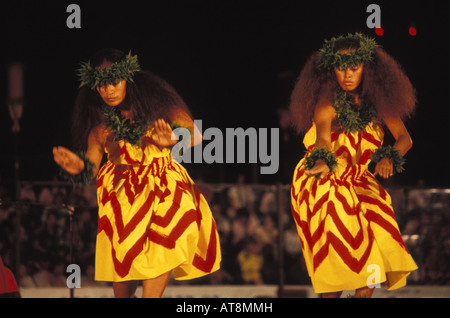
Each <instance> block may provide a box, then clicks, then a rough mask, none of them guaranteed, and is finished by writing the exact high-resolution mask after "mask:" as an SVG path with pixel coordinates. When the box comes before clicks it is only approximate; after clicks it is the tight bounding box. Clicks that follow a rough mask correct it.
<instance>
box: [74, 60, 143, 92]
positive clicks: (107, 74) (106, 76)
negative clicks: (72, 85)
mask: <svg viewBox="0 0 450 318" xmlns="http://www.w3.org/2000/svg"><path fill="white" fill-rule="evenodd" d="M80 65H81V67H80V68H79V69H78V70H77V75H78V77H79V79H80V82H81V84H80V87H82V86H85V85H86V86H88V87H90V88H91V89H95V88H96V87H97V86H105V85H107V84H112V85H115V84H117V83H119V82H120V81H122V80H126V81H128V82H133V75H134V73H136V72H138V71H140V70H141V68H140V66H139V63H138V58H137V55H133V56H132V55H131V52H130V53H128V55H127V56H126V57H125V58H124V59H123V60H122V61H120V62H117V63H114V64H113V65H111V66H109V67H105V68H102V67H98V68H93V67H92V66H91V63H90V61H88V62H87V63H85V62H81V63H80Z"/></svg>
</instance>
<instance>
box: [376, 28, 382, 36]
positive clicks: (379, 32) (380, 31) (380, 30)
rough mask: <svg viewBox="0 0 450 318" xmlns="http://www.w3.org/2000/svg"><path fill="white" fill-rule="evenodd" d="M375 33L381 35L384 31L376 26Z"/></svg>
mask: <svg viewBox="0 0 450 318" xmlns="http://www.w3.org/2000/svg"><path fill="white" fill-rule="evenodd" d="M375 33H376V34H377V35H380V36H381V35H383V33H384V31H383V29H382V28H376V29H375Z"/></svg>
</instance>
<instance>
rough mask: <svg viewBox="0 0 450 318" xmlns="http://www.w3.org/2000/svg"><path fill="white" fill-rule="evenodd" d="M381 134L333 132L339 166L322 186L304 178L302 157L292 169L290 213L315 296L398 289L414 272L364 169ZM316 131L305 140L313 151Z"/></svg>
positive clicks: (386, 203) (375, 129)
mask: <svg viewBox="0 0 450 318" xmlns="http://www.w3.org/2000/svg"><path fill="white" fill-rule="evenodd" d="M383 136H384V132H383V130H382V128H381V127H380V126H378V125H375V124H373V123H369V125H367V126H366V128H365V129H364V130H363V131H361V132H352V133H347V132H343V131H334V132H332V135H331V142H332V149H331V150H332V151H333V152H334V153H335V154H336V157H337V161H338V166H337V168H336V170H335V171H334V172H333V173H330V174H329V175H328V176H327V177H326V178H324V179H322V180H316V178H315V177H308V176H307V175H305V170H304V165H305V161H306V159H305V158H306V156H305V158H303V159H302V160H301V161H300V162H299V163H298V165H297V167H296V168H295V172H294V177H293V182H292V188H291V200H292V202H291V203H292V213H293V216H294V219H295V222H296V225H297V231H298V234H299V237H300V242H301V246H302V251H303V255H304V258H305V262H306V266H307V269H308V274H309V276H310V278H311V282H312V285H313V288H314V291H315V292H316V293H327V292H337V291H342V290H352V289H357V288H361V287H365V286H369V285H374V284H380V283H383V282H385V284H386V288H387V289H388V290H392V289H396V288H399V287H402V286H404V285H405V284H406V277H407V276H408V275H409V273H410V272H411V271H413V270H415V269H417V266H416V264H415V262H414V260H413V259H412V257H411V255H410V253H409V251H408V249H407V247H406V245H405V243H404V242H403V240H402V237H401V234H400V231H399V228H398V224H397V221H396V219H395V215H394V212H393V209H392V204H391V198H390V196H389V194H388V193H387V192H386V191H385V189H383V187H382V186H381V185H380V183H379V182H378V181H377V179H376V178H375V177H374V176H373V174H372V173H371V172H370V171H369V170H368V169H367V166H368V164H369V162H370V155H371V153H372V152H373V151H374V150H375V149H377V148H379V147H381V146H382V142H383ZM315 141H316V127H315V125H314V124H313V125H312V126H311V127H310V129H309V130H308V131H307V133H306V135H305V137H304V140H303V142H304V145H305V147H306V149H307V150H309V151H311V150H312V149H313V148H314V143H315Z"/></svg>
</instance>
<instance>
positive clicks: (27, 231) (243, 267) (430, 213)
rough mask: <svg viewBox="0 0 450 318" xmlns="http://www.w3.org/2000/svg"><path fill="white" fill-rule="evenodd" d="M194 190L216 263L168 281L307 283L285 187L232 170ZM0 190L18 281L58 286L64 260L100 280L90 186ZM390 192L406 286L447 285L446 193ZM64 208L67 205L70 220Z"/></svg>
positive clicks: (85, 280) (1, 229) (2, 251)
mask: <svg viewBox="0 0 450 318" xmlns="http://www.w3.org/2000/svg"><path fill="white" fill-rule="evenodd" d="M199 188H200V189H201V190H202V191H203V188H205V189H206V191H205V194H206V197H207V199H208V201H209V203H210V207H211V210H212V213H213V215H214V218H215V220H216V223H217V228H218V231H219V235H220V240H221V247H222V259H223V261H222V267H221V269H220V270H219V271H217V272H216V273H214V274H212V275H208V276H206V277H204V278H202V279H199V280H193V281H192V282H178V281H172V282H171V283H173V284H200V283H201V284H278V282H279V277H280V276H279V275H280V268H279V267H280V266H281V265H282V266H283V276H284V283H285V284H310V281H309V277H308V274H307V270H306V266H305V263H304V260H303V256H302V255H301V246H300V241H299V239H298V234H297V229H296V226H295V223H294V220H293V218H292V215H291V212H290V205H289V203H290V200H289V198H290V196H289V194H290V188H289V186H282V192H281V196H278V193H277V188H276V187H275V186H261V185H258V186H253V185H250V184H246V183H245V178H244V176H243V175H240V176H239V178H238V180H237V183H236V184H235V185H214V184H203V185H202V184H201V183H200V184H199ZM0 189H1V191H0V257H2V259H3V262H4V264H5V266H7V267H8V268H10V269H11V270H12V271H13V272H14V270H15V269H16V268H17V267H16V266H15V264H14V262H15V257H16V246H17V244H16V238H17V237H18V236H17V232H16V229H17V228H19V229H20V266H19V269H20V273H19V275H16V278H17V283H18V285H19V286H21V287H45V286H65V284H66V276H67V274H66V272H65V270H66V266H67V265H68V264H71V263H75V264H78V265H79V266H80V268H81V269H82V277H81V279H82V284H83V285H89V286H93V285H94V286H101V285H104V284H105V283H102V282H96V281H95V280H94V256H95V240H96V233H97V202H96V193H95V186H93V187H87V188H75V189H74V188H72V187H71V186H67V185H64V184H62V185H61V184H60V183H54V184H51V183H49V184H48V185H34V184H33V183H31V182H29V183H26V184H24V186H23V188H22V189H21V191H20V201H19V203H18V202H13V200H11V195H10V194H9V193H8V191H7V190H6V189H5V187H1V186H0ZM390 193H391V196H392V200H393V204H394V206H395V207H396V210H395V212H396V217H397V218H398V220H399V226H400V229H401V232H402V235H403V239H404V240H405V243H406V244H407V246H408V248H409V250H410V252H411V254H412V255H413V257H414V259H415V260H416V262H417V264H418V266H419V270H418V271H415V272H413V273H412V274H411V275H410V276H409V277H408V280H409V284H423V285H424V284H426V285H432V284H434V285H449V284H450V191H446V190H433V189H426V188H415V189H394V191H391V192H390ZM278 198H280V200H281V201H278ZM68 206H74V207H75V210H74V213H73V218H72V220H71V219H70V217H69V216H70V214H69V210H68V208H67V207H68ZM18 209H20V213H21V214H20V215H21V218H20V221H21V222H20V227H17V222H16V215H17V214H16V211H17V210H18ZM278 209H281V215H278ZM279 220H282V225H281V226H280V225H279V224H278V222H279ZM280 228H281V231H282V232H281V233H280ZM280 235H282V238H280V237H279V236H280ZM280 239H281V241H282V242H283V246H282V247H281V251H280V246H279V242H280ZM280 255H282V259H280Z"/></svg>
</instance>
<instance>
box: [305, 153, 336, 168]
mask: <svg viewBox="0 0 450 318" xmlns="http://www.w3.org/2000/svg"><path fill="white" fill-rule="evenodd" d="M319 159H321V160H323V161H325V163H326V164H327V166H328V168H330V173H331V172H333V171H334V169H335V168H336V166H337V160H336V155H335V154H334V152H332V151H331V150H328V149H327V147H322V148H317V147H316V148H314V149H313V150H312V151H311V152H310V153H309V156H308V157H306V163H305V169H306V170H310V169H312V168H313V167H314V165H315V163H316V161H317V160H319Z"/></svg>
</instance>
